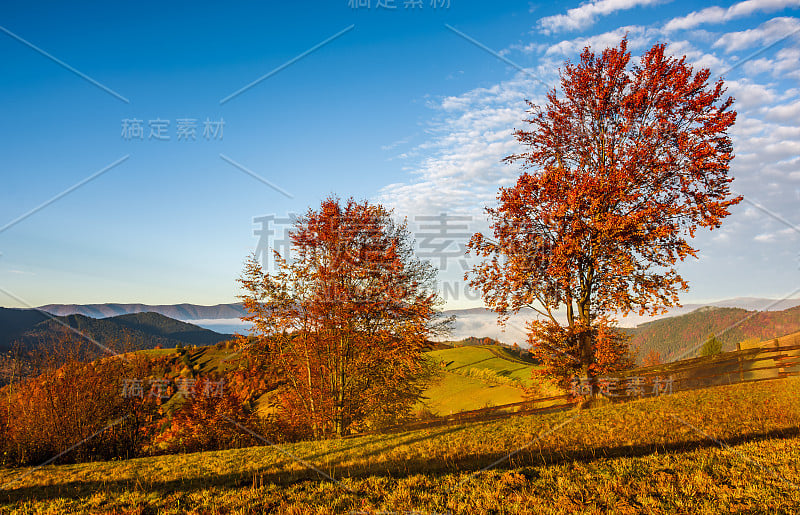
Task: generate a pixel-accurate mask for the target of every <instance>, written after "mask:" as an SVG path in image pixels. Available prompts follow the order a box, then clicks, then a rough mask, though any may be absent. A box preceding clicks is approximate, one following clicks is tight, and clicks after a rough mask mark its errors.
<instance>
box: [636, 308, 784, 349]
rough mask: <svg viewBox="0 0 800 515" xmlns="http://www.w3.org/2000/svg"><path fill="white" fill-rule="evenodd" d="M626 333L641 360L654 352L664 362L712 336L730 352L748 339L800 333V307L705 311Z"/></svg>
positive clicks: (651, 324) (661, 320) (713, 309)
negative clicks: (659, 355) (738, 343)
mask: <svg viewBox="0 0 800 515" xmlns="http://www.w3.org/2000/svg"><path fill="white" fill-rule="evenodd" d="M625 331H626V332H628V333H630V334H632V335H633V337H632V339H631V345H632V346H633V347H637V346H638V347H639V349H640V351H639V358H640V359H641V358H642V357H643V356H645V355H647V353H648V352H650V350H655V351H656V352H658V353H660V354H661V358H662V360H664V361H669V360H671V359H675V358H677V357H678V356H679V355H680V354H681V353H683V352H686V351H688V350H690V349H692V348H694V347H696V346H698V345H700V344H702V343H703V342H704V341H705V340H706V339H707V338H708V336H709V335H710V334H712V333H713V334H715V335H716V336H717V339H719V340H720V341H721V342H722V344H723V348H722V350H723V351H727V350H735V349H736V343H737V342H740V341H743V340H746V339H749V338H758V339H760V340H769V339H772V338H776V337H779V336H783V335H786V334H790V333H794V332H797V331H800V306H796V307H793V308H789V309H785V310H783V311H747V310H745V309H738V308H717V307H703V308H700V309H697V310H695V311H692V312H691V313H688V314H686V315H681V316H676V317H669V318H662V319H660V320H656V321H653V322H647V323H645V324H640V325H638V326H637V327H636V328H633V329H625ZM687 357H693V354H692V355H689V356H687Z"/></svg>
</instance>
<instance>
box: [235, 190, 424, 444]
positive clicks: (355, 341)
mask: <svg viewBox="0 0 800 515" xmlns="http://www.w3.org/2000/svg"><path fill="white" fill-rule="evenodd" d="M290 237H291V240H292V244H293V247H292V250H293V252H294V253H295V254H294V256H293V257H294V261H292V262H291V263H290V262H287V261H286V260H284V259H283V258H282V257H281V256H280V255H279V254H277V253H276V255H275V256H276V262H277V263H278V267H277V268H278V269H277V270H276V271H275V272H274V273H271V274H268V273H264V271H263V270H261V267H260V265H259V263H258V262H257V261H256V260H255V258H252V259H251V260H250V261H249V262H248V263H247V265H246V269H245V273H244V276H243V278H242V279H241V280H240V282H241V284H242V286H243V288H244V290H245V294H244V295H243V297H242V299H243V303H244V306H245V309H247V311H248V313H249V314H248V315H247V316H246V317H244V318H243V319H244V320H246V321H249V322H252V323H253V324H254V336H255V342H256V345H254V346H253V347H252V348H251V352H253V353H258V352H261V353H265V354H266V355H267V356H268V359H267V363H268V367H267V369H266V370H267V371H268V372H269V373H270V374H271V377H272V378H273V380H274V381H275V382H279V383H280V384H281V385H282V387H281V389H280V393H279V395H278V397H277V399H276V403H275V406H276V408H277V409H278V410H279V411H280V412H281V415H282V419H283V420H284V421H289V423H290V424H293V425H297V424H299V425H304V426H305V427H306V428H308V430H309V431H310V433H311V434H312V435H313V436H315V437H316V436H320V435H323V434H326V433H334V434H339V435H341V434H345V433H346V432H348V431H351V430H353V429H355V428H363V427H366V426H367V425H370V424H372V425H374V424H381V423H385V422H386V421H387V420H388V419H393V418H396V417H402V416H403V415H404V414H409V413H410V408H411V406H412V405H413V404H414V402H415V401H416V399H417V398H418V397H419V395H420V394H421V392H422V388H423V384H422V380H423V379H424V377H425V375H426V373H427V367H426V365H425V364H424V360H423V359H422V351H423V350H424V348H425V346H426V344H427V337H428V336H429V335H430V334H431V333H432V332H433V331H434V330H435V329H436V328H437V322H436V321H435V317H436V313H435V311H434V306H435V305H436V303H437V302H438V298H437V296H436V294H435V293H434V290H433V288H432V284H433V279H434V278H435V269H433V267H431V266H430V265H429V264H428V263H425V262H422V261H419V260H417V259H416V258H414V256H413V251H412V247H411V238H410V235H409V233H408V230H407V228H406V224H405V222H404V223H396V222H395V221H393V220H392V218H391V216H390V212H389V211H387V210H386V209H384V208H383V207H382V206H379V205H371V204H369V203H367V202H362V203H359V202H356V201H354V200H353V199H350V200H348V201H347V202H346V203H345V204H344V205H342V203H340V201H339V200H338V199H335V198H328V199H326V200H325V201H323V202H322V204H321V206H320V209H319V210H318V211H314V210H309V211H308V213H307V214H306V215H305V216H304V217H302V218H301V219H300V220H299V221H298V222H297V224H296V225H295V227H294V229H293V231H292V232H291V235H290ZM242 343H246V339H243V340H242Z"/></svg>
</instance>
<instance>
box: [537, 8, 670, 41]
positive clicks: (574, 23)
mask: <svg viewBox="0 0 800 515" xmlns="http://www.w3.org/2000/svg"><path fill="white" fill-rule="evenodd" d="M659 3H663V0H595V1H592V2H586V3H584V4H581V5H580V6H579V7H575V8H573V9H569V10H568V11H567V12H566V14H556V15H554V16H546V17H544V18H541V19H540V20H539V21H538V22H537V24H536V25H537V28H538V29H539V31H540V32H542V33H543V34H554V33H557V32H564V31H569V30H579V29H584V28H586V27H588V26H590V25H592V24H593V23H594V22H595V21H596V20H597V18H598V17H600V16H608V15H610V14H613V13H615V12H617V11H624V10H627V9H633V8H634V7H639V6H647V5H654V4H659Z"/></svg>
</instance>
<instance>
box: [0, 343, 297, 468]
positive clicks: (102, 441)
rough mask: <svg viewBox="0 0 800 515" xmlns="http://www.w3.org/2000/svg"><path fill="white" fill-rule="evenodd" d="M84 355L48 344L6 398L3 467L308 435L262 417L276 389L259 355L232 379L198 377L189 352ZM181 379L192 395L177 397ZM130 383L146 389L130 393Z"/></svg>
mask: <svg viewBox="0 0 800 515" xmlns="http://www.w3.org/2000/svg"><path fill="white" fill-rule="evenodd" d="M86 347H87V345H86V344H85V342H81V341H79V340H77V339H76V338H74V337H72V336H69V335H66V334H65V335H63V336H61V337H60V340H59V341H54V342H49V343H48V348H49V349H50V350H51V351H52V352H50V353H48V354H47V356H48V358H47V359H46V360H45V361H43V362H40V363H39V364H38V366H37V370H36V373H34V374H31V375H30V376H29V377H27V378H26V379H23V380H19V381H16V382H14V383H12V384H9V385H6V386H5V387H3V389H2V390H0V408H2V409H0V455H2V464H5V465H38V464H41V463H44V462H46V461H49V460H53V461H54V462H56V463H65V462H83V461H91V460H109V459H115V458H119V459H128V458H133V457H136V456H144V455H151V454H163V453H173V452H194V451H206V450H220V449H228V448H234V447H243V446H248V445H260V444H262V443H263V440H260V438H259V437H256V436H254V434H258V435H263V437H266V438H267V439H269V440H270V441H274V440H285V439H297V438H300V437H302V436H303V435H302V434H299V433H298V432H297V431H296V430H294V429H293V428H292V427H290V424H287V423H280V424H279V423H277V422H276V421H274V420H271V419H269V418H268V417H266V418H259V417H258V416H256V409H257V402H256V401H257V399H258V398H259V397H260V396H261V395H262V394H263V393H265V392H266V391H268V390H269V389H271V388H272V387H273V385H268V384H266V383H265V382H264V380H263V379H262V378H261V377H262V376H263V374H261V375H259V374H258V368H259V367H261V366H263V363H262V364H257V363H256V361H255V360H254V358H252V357H251V358H249V359H248V360H244V359H242V360H240V362H239V363H237V364H236V365H235V366H234V367H233V370H232V371H231V372H228V373H227V374H224V375H223V374H213V375H209V376H208V377H204V378H195V377H194V374H195V372H196V371H195V370H194V369H195V368H197V365H196V364H194V365H193V366H191V367H189V368H188V370H187V367H186V363H185V362H184V359H183V358H187V357H188V356H187V354H183V355H177V354H173V355H167V356H158V357H155V358H149V357H147V356H145V355H142V354H136V353H129V354H124V355H117V356H112V357H106V358H101V359H99V360H95V361H88V360H87V359H86V357H87V356H90V355H91V353H87V352H85V351H86ZM182 372H185V373H182ZM177 379H182V380H185V381H187V384H191V391H192V392H193V394H192V395H189V394H188V393H189V392H181V391H179V389H178V388H177V387H176V383H177ZM131 381H136V382H138V385H139V390H136V391H127V393H126V384H128V383H130V382H131ZM158 381H163V383H164V384H165V388H164V390H163V392H158V395H155V394H154V392H153V390H152V389H151V383H152V382H158ZM162 393H163V395H162Z"/></svg>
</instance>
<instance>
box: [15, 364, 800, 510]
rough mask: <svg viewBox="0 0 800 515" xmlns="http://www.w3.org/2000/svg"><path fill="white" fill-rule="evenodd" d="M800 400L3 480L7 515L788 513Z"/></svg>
mask: <svg viewBox="0 0 800 515" xmlns="http://www.w3.org/2000/svg"><path fill="white" fill-rule="evenodd" d="M798 398H800V378H790V379H782V380H773V381H765V382H761V383H751V384H742V385H730V386H721V387H716V388H709V389H706V390H701V391H692V392H681V393H676V394H674V395H671V396H663V397H660V398H651V399H643V400H639V401H635V402H630V403H626V404H611V405H606V406H600V407H596V408H592V409H585V410H576V411H572V412H563V413H553V414H549V415H544V416H525V417H513V418H509V419H505V420H496V421H492V422H483V423H471V424H463V425H458V426H450V427H439V428H433V429H427V430H420V431H413V432H407V433H402V434H392V435H368V436H361V437H356V438H348V439H339V440H328V441H320V442H300V443H296V444H291V445H286V446H282V447H281V448H280V450H282V451H283V453H282V452H280V451H279V450H278V449H276V448H274V447H269V446H266V447H256V448H249V449H237V450H229V451H218V452H207V453H197V454H187V455H176V456H160V457H150V458H140V459H134V460H128V461H121V462H110V463H89V464H78V465H62V466H46V467H42V468H39V469H34V468H22V469H0V484H2V485H3V487H2V490H0V503H2V504H0V512H3V513H63V512H75V513H80V512H89V513H183V512H194V513H267V512H274V513H348V512H349V513H380V512H383V513H387V512H396V513H414V512H416V513H446V512H450V513H480V514H484V513H485V514H488V513H531V512H546V513H551V512H552V513H556V512H562V513H567V512H575V511H579V512H585V513H601V512H607V511H611V512H616V513H637V512H655V513H675V512H682V513H687V512H706V513H719V512H748V513H791V512H796V511H798V510H800V486H798V485H800V430H799V428H800V403H799V402H798V400H797V399H798ZM284 453H288V454H291V455H292V456H294V457H296V458H299V459H302V460H303V461H304V462H305V463H308V464H313V466H314V467H316V468H317V469H318V470H319V471H320V472H322V473H324V474H327V475H329V476H331V477H333V478H335V479H334V480H333V481H331V480H329V479H325V478H324V477H322V476H321V475H320V473H319V472H316V471H315V470H313V469H312V468H311V467H310V466H307V465H306V464H304V463H301V462H300V461H298V459H295V458H293V457H291V456H289V455H288V454H284ZM509 454H511V456H510V457H509ZM482 469H487V470H485V471H482ZM12 481H13V483H10V484H9V482H12Z"/></svg>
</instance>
